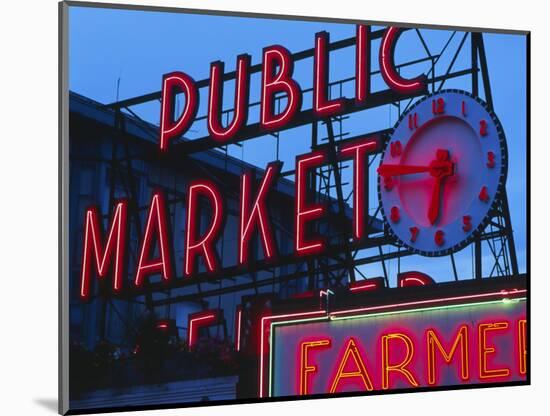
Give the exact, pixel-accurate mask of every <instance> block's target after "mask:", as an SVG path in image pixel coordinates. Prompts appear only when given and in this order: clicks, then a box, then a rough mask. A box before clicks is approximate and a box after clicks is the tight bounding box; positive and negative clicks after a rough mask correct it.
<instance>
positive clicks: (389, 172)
mask: <svg viewBox="0 0 550 416" xmlns="http://www.w3.org/2000/svg"><path fill="white" fill-rule="evenodd" d="M377 172H378V174H379V175H381V176H397V175H410V174H413V173H422V172H430V167H429V166H414V165H380V166H379V167H378V170H377Z"/></svg>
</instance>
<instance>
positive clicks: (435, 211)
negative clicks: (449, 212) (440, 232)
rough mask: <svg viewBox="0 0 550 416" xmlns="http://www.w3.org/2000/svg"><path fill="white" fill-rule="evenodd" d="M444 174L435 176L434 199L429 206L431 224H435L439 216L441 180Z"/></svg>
mask: <svg viewBox="0 0 550 416" xmlns="http://www.w3.org/2000/svg"><path fill="white" fill-rule="evenodd" d="M442 180H443V176H440V177H437V178H435V184H434V188H433V191H432V200H431V202H430V207H429V208H428V220H429V221H430V224H432V225H433V224H434V223H435V221H436V220H437V217H438V216H439V203H440V201H439V200H440V198H441V181H442Z"/></svg>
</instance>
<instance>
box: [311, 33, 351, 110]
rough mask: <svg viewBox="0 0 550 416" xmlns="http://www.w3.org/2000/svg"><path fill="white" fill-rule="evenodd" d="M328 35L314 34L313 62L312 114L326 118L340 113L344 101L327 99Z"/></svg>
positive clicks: (341, 99)
mask: <svg viewBox="0 0 550 416" xmlns="http://www.w3.org/2000/svg"><path fill="white" fill-rule="evenodd" d="M328 43H329V34H328V33H327V32H319V33H316V34H315V59H314V61H313V67H314V72H313V112H314V113H315V115H316V116H317V117H328V116H331V115H334V114H337V113H339V112H341V111H342V110H343V108H344V99H343V98H338V99H336V100H330V99H329V97H328V96H329V95H330V94H329V88H328V78H329V77H328V66H329V52H328V49H327V45H328Z"/></svg>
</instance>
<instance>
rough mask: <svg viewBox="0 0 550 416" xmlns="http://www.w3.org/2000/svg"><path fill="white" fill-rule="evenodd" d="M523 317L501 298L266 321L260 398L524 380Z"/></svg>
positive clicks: (518, 305)
mask: <svg viewBox="0 0 550 416" xmlns="http://www.w3.org/2000/svg"><path fill="white" fill-rule="evenodd" d="M479 299H480V300H481V299H482V298H479ZM472 300H473V299H472ZM525 314H526V310H525V298H522V297H516V298H514V299H510V298H508V297H503V298H501V299H497V300H484V301H481V302H472V301H470V302H467V301H466V300H464V301H462V303H459V304H453V305H436V306H421V305H418V306H417V307H414V308H408V309H405V310H398V311H373V312H370V313H368V312H366V313H365V312H349V311H342V312H340V313H336V314H332V315H328V316H327V315H324V314H323V313H319V314H317V315H309V316H295V317H292V316H288V317H286V318H284V317H283V318H281V319H274V320H273V321H274V322H271V324H270V336H269V345H270V346H269V348H268V350H266V351H265V353H266V354H267V356H266V357H264V358H265V361H264V363H266V371H265V372H264V373H263V376H264V380H261V381H260V385H261V386H263V391H262V392H261V396H262V397H265V396H296V395H305V394H327V393H340V392H369V391H375V390H392V389H414V388H419V387H424V388H426V387H439V386H453V385H464V384H481V383H498V382H511V381H520V380H525V377H526V376H525V373H526V372H525V368H526V351H527V350H526V344H525V339H526V325H527V321H526V319H525ZM266 341H267V339H266Z"/></svg>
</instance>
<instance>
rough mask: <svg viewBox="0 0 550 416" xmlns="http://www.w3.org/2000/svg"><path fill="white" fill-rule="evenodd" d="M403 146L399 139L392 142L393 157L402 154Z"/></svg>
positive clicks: (391, 153)
mask: <svg viewBox="0 0 550 416" xmlns="http://www.w3.org/2000/svg"><path fill="white" fill-rule="evenodd" d="M402 151H403V146H402V145H401V142H400V141H399V140H396V141H394V142H391V143H390V155H391V157H397V156H401V153H402Z"/></svg>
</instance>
